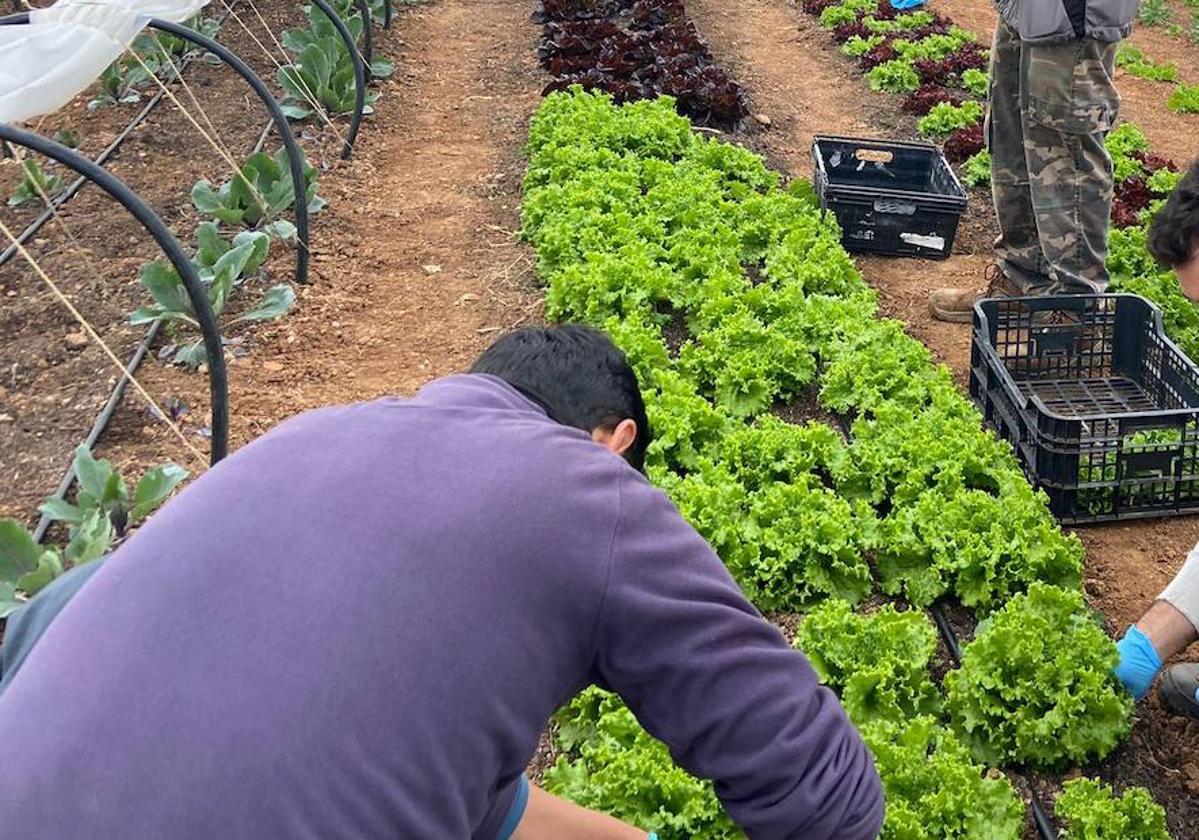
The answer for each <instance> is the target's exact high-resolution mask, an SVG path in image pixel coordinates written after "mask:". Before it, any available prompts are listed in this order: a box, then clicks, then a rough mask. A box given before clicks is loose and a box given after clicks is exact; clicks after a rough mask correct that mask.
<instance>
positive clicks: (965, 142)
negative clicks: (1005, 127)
mask: <svg viewBox="0 0 1199 840" xmlns="http://www.w3.org/2000/svg"><path fill="white" fill-rule="evenodd" d="M982 150H983V127H982V126H981V125H971V126H967V127H966V128H959V129H958V130H957V131H955V132H954V133H953V134H951V135H949V139H947V140H946V141H945V148H944V151H945V157H946V158H947V159H948V160H949V162H950V163H964V162H965V161H966V160H967V159H969V158H971V157H974V156H975V155H976V154H978V153H979V152H981V151H982Z"/></svg>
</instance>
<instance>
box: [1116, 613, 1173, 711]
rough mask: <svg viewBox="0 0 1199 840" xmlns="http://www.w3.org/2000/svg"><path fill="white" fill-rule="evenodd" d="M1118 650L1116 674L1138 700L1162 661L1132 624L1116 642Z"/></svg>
mask: <svg viewBox="0 0 1199 840" xmlns="http://www.w3.org/2000/svg"><path fill="white" fill-rule="evenodd" d="M1116 649H1117V650H1118V651H1120V664H1119V665H1117V666H1116V676H1117V677H1119V679H1120V682H1122V683H1124V687H1125V688H1127V689H1128V690H1129V692H1130V693H1131V694H1132V696H1133V697H1135V698H1136V699H1138V700H1140V699H1141V698H1142V697H1144V696H1145V692H1147V691H1148V690H1149V686H1150V685H1152V684H1153V678H1154V677H1156V676H1157V672H1158V671H1159V670H1161V667H1162V661H1161V658H1160V657H1159V656H1158V655H1157V651H1156V650H1155V649H1154V647H1153V643H1152V642H1151V641H1149V637H1148V636H1146V635H1145V634H1144V633H1142V632H1141V631H1140V630H1139V629H1137V626H1136V625H1135V624H1134V625H1132V626H1131V627H1129V628H1128V632H1126V633H1125V634H1124V638H1123V639H1121V640H1120V641H1118V642H1116Z"/></svg>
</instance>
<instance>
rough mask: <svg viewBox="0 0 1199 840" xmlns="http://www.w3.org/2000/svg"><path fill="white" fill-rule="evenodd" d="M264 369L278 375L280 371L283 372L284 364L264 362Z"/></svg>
mask: <svg viewBox="0 0 1199 840" xmlns="http://www.w3.org/2000/svg"><path fill="white" fill-rule="evenodd" d="M262 369H263V370H269V371H271V372H272V373H278V372H279V371H281V370H283V362H263V363H262Z"/></svg>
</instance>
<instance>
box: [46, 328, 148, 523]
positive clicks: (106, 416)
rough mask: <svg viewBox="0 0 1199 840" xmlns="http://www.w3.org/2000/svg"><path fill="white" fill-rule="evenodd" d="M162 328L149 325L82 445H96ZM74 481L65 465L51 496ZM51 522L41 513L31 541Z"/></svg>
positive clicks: (60, 496)
mask: <svg viewBox="0 0 1199 840" xmlns="http://www.w3.org/2000/svg"><path fill="white" fill-rule="evenodd" d="M160 329H162V322H161V321H155V322H154V323H153V324H151V325H150V329H148V330H146V335H145V337H144V338H143V339H142V340H141V342H140V343H139V344H138V345H137V349H136V350H134V351H133V355H132V356H131V357H130V358H129V361H128V363H126V365H125V370H126V371H128V373H122V374H121V378H120V379H118V380H117V384H116V385H114V386H113V389H112V393H111V394H109V395H108V400H107V402H105V403H104V408H102V409H101V410H100V414H99V415H98V416H97V417H96V422H94V423H92V429H91V431H90V432H88V433H87V437H86V438H84V439H83V445H84V446H86V447H87V448H88V449H91V448H92V447H93V446H95V445H96V441H98V440H99V439H100V435H101V434H103V433H104V429H105V428H106V427H107V426H108V421H109V420H111V419H112V415H113V413H114V412H115V411H116V410H117V406H118V405H120V402H121V397H123V396H124V395H125V387H126V386H127V385H128V384H129V378H130V376H129V374H130V373H132V372H133V371H135V370H137V368H138V366H139V365H141V363H142V359H144V358H145V357H146V353H147V352H149V350H150V345H151V344H152V343H153V342H154V339H155V338H156V337H157V336H158V332H159V330H160ZM74 483H75V466H74V464H72V465H71V466H69V467H67V471H66V473H65V474H64V475H63V477H62V480H61V481H59V482H58V488H57V489H56V490H55V491H54V495H53V496H52V497H51V498H54V499H65V498H66V496H67V493H68V492H69V491H70V489H71V485H72V484H74ZM51 522H53V520H52V519H50V517H48V516H46V514H44V513H43V514H42V515H41V517H40V518H39V519H38V521H37V527H36V528H34V529H33V541H34V542H36V543H40V542H41V541H42V540H43V539H45V537H46V530H47V529H48V528H49V527H50V523H51Z"/></svg>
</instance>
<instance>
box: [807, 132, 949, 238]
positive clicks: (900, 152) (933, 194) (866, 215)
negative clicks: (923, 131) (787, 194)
mask: <svg viewBox="0 0 1199 840" xmlns="http://www.w3.org/2000/svg"><path fill="white" fill-rule="evenodd" d="M812 162H813V163H812V166H813V170H814V171H813V175H812V184H813V185H814V186H815V188H816V192H817V194H818V195H819V196H820V207H821V209H822V210H832V211H833V214H834V215H836V217H837V221H838V222H839V223H840V225H841V244H842V245H844V246H845V248H846V250H848V251H868V252H874V253H879V254H892V255H894V256H901V257H927V258H931V259H938V260H942V259H945V258H946V257H948V256H949V252H950V251H951V250H952V248H953V239H954V237H955V236H957V232H958V220H959V219H960V218H961V215H962V213H963V212H964V211H965V209H966V191H965V190H964V189H963V188H962V185H961V183H960V182H959V181H958V178H957V175H955V174H954V172H953V169H952V167H950V165H949V162H948V161H946V160H945V155H943V154H941V150H940V149H938V148H937V147H936V146H933V145H931V144H929V143H906V142H903V141H899V140H866V139H860V138H854V137H829V136H822V135H817V136H816V137H814V138H813V139H812Z"/></svg>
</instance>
